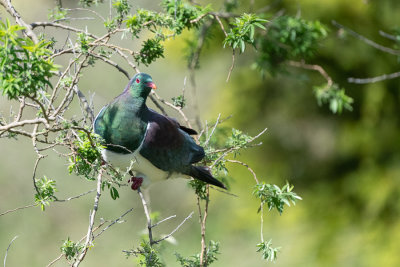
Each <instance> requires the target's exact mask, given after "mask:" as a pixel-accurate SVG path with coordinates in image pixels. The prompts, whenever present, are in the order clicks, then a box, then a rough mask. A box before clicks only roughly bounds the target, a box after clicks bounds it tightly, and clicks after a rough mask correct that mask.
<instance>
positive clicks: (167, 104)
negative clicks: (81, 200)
mask: <svg viewBox="0 0 400 267" xmlns="http://www.w3.org/2000/svg"><path fill="white" fill-rule="evenodd" d="M152 94H153V95H154V96H155V97H156V98H157V99H158V100H159V101H160V102H161V103H163V104H164V105H166V106H168V107H170V108H172V109H174V110H176V111H178V113H179V114H180V115H181V116H182V118H183V119H184V121H185V123H186V125H187V126H188V127H190V128H192V125H191V124H190V122H189V119H188V118H187V117H186V115H185V113H183V111H182V109H181V108H179V107H176V106H174V105H173V104H172V103H169V102H168V101H165V100H164V99H162V98H161V97H160V96H159V95H157V93H156V92H154V91H152Z"/></svg>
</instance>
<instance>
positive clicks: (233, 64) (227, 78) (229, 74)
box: [226, 49, 235, 82]
mask: <svg viewBox="0 0 400 267" xmlns="http://www.w3.org/2000/svg"><path fill="white" fill-rule="evenodd" d="M234 67H235V49H232V65H231V67H230V68H229V72H228V76H227V77H226V82H228V81H229V79H230V78H231V74H232V71H233V68H234Z"/></svg>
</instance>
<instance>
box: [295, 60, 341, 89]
mask: <svg viewBox="0 0 400 267" xmlns="http://www.w3.org/2000/svg"><path fill="white" fill-rule="evenodd" d="M288 64H289V65H290V66H292V67H296V68H302V69H307V70H315V71H318V72H319V73H320V74H321V75H322V77H324V78H325V80H326V81H327V88H329V87H331V86H332V85H333V80H332V78H331V77H330V76H329V75H328V73H327V72H326V71H325V70H324V69H323V68H322V67H321V66H320V65H311V64H307V63H305V62H304V61H292V60H290V61H288Z"/></svg>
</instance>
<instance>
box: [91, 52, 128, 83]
mask: <svg viewBox="0 0 400 267" xmlns="http://www.w3.org/2000/svg"><path fill="white" fill-rule="evenodd" d="M90 55H92V56H93V57H95V58H98V59H100V60H103V61H104V62H105V63H107V64H109V65H111V66H113V67H115V68H116V69H117V70H119V71H120V72H122V74H124V75H125V77H126V78H128V79H130V78H131V76H130V75H129V73H128V72H127V71H126V70H124V69H123V68H122V67H120V66H119V65H118V64H117V63H115V62H114V61H112V60H110V59H108V58H106V57H103V56H101V55H99V54H96V53H94V52H91V53H90Z"/></svg>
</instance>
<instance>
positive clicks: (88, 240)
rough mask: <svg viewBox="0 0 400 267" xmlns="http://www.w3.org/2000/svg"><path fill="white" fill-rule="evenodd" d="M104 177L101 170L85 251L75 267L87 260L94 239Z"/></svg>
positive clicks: (98, 176)
mask: <svg viewBox="0 0 400 267" xmlns="http://www.w3.org/2000/svg"><path fill="white" fill-rule="evenodd" d="M102 175H103V169H100V171H99V174H98V175H97V194H96V197H95V198H94V205H93V211H92V212H91V214H90V220H89V228H88V232H87V234H86V241H85V245H84V247H83V250H82V252H81V254H80V255H79V257H78V259H77V260H76V261H75V263H74V265H73V266H74V267H78V266H79V264H80V263H81V262H82V260H83V259H84V258H85V256H86V253H87V251H88V249H89V244H90V243H91V242H92V240H93V238H92V236H93V225H94V219H95V217H96V213H97V210H98V208H99V200H100V196H101V182H102Z"/></svg>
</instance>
